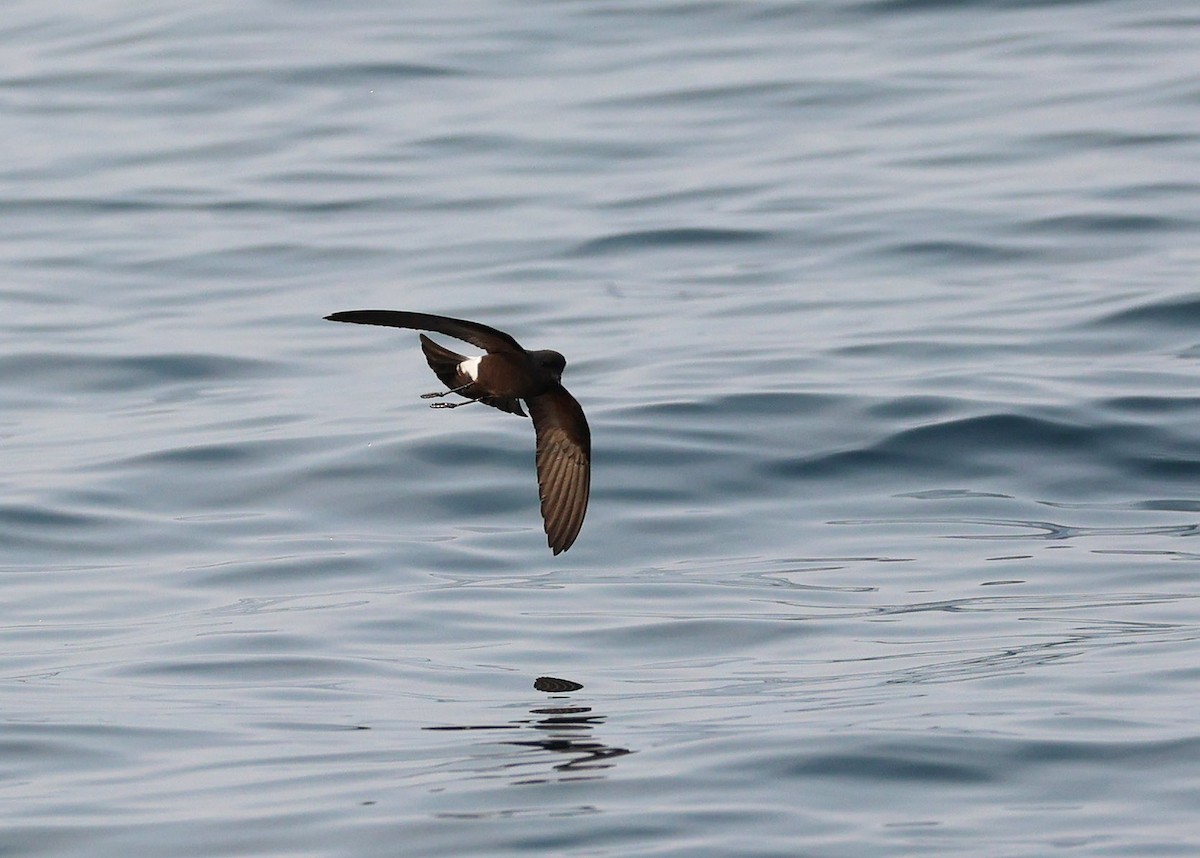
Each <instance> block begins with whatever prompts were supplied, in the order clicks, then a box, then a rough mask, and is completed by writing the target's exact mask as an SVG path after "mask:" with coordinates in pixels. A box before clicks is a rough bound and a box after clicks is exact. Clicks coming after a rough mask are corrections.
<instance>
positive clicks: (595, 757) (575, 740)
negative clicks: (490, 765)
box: [424, 676, 633, 786]
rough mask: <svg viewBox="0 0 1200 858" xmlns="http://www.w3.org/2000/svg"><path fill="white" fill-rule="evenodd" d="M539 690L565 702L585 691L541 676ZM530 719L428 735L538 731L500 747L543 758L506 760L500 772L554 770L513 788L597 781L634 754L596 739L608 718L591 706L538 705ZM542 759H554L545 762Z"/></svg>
mask: <svg viewBox="0 0 1200 858" xmlns="http://www.w3.org/2000/svg"><path fill="white" fill-rule="evenodd" d="M534 688H535V689H536V690H538V691H545V692H548V693H550V694H551V695H553V696H552V698H551V699H553V700H563V701H566V700H567V699H568V698H567V696H566V695H567V694H569V693H570V692H573V691H578V690H580V689H582V688H583V685H582V684H581V683H578V682H574V681H572V680H569V679H558V678H556V677H550V676H540V677H538V678H537V679H536V680H535V681H534ZM529 714H530V715H531V716H532V717H531V718H518V719H515V720H512V721H509V722H506V723H504V724H458V725H446V726H442V727H425V728H424V729H426V730H434V731H441V732H450V731H471V732H477V731H492V730H519V731H526V730H529V731H535V733H536V735H534V736H531V737H530V738H527V739H524V738H522V739H508V740H505V741H503V742H502V743H501V744H503V745H507V746H510V747H516V748H523V749H528V751H529V752H530V754H534V753H536V754H538V756H537V758H536V759H533V760H531V759H529V758H528V757H527V756H521V757H520V758H519V759H506V760H504V761H501V762H499V768H501V769H512V768H520V769H521V770H522V771H523V772H525V771H527V770H528V769H529V767H530V766H531V765H538V766H539V767H540V766H541V765H542V764H543V763H545V764H547V765H548V767H549V770H548V771H546V772H542V773H539V774H534V775H532V776H531V775H527V774H526V775H523V776H522V777H521V778H519V779H517V780H514V781H513V782H512V784H513V786H519V785H526V784H542V783H550V782H553V781H564V780H590V779H595V778H598V777H599V776H600V772H602V771H603V770H604V769H609V768H612V766H613V760H615V759H616V758H618V757H623V756H625V755H626V754H631V753H633V751H632V750H631V749H629V748H619V747H616V746H615V745H609V744H606V743H605V742H602V741H600V740H599V739H598V738H597V736H596V732H595V731H596V730H597V728H599V727H601V726H602V725H603V724H604V722H605V721H606V720H607V716H605V715H601V714H599V713H596V712H595V711H593V708H592V707H591V706H581V705H566V704H565V703H564V704H563V705H553V706H541V705H539V706H535V707H533V708H532V709H530V710H529ZM543 753H548V754H550V755H553V756H548V757H543V756H542V754H543ZM489 758H491V757H490V755H481V757H480V759H481V760H484V759H489Z"/></svg>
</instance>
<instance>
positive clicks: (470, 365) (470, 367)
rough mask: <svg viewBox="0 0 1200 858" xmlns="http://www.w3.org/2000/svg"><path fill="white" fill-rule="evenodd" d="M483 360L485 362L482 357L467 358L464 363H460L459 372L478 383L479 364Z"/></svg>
mask: <svg viewBox="0 0 1200 858" xmlns="http://www.w3.org/2000/svg"><path fill="white" fill-rule="evenodd" d="M481 360H483V358H482V357H473V358H467V359H466V360H465V361H463V362H462V363H460V364H459V365H458V371H459V372H461V373H462V374H463V375H465V376H466V377H467V378H469V379H471V381H478V380H479V362H480V361H481Z"/></svg>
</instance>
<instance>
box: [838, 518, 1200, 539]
mask: <svg viewBox="0 0 1200 858" xmlns="http://www.w3.org/2000/svg"><path fill="white" fill-rule="evenodd" d="M829 523H830V524H832V525H842V526H855V527H861V526H866V525H891V524H908V525H914V524H926V525H938V526H940V525H950V526H952V527H982V528H987V529H989V530H990V529H997V528H998V529H1003V530H1005V531H1008V532H1004V533H949V534H945V537H946V538H948V539H970V540H991V539H1037V540H1048V541H1055V542H1057V541H1062V540H1069V539H1080V538H1092V537H1111V536H1172V537H1176V536H1182V537H1190V536H1196V535H1197V534H1198V533H1200V524H1196V523H1191V524H1177V525H1163V526H1158V525H1147V526H1143V527H1093V526H1084V525H1070V524H1062V523H1060V522H1055V521H1048V520H1022V519H1003V518H905V519H899V518H898V519H845V520H840V521H831V522H829Z"/></svg>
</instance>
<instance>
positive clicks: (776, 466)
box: [764, 414, 1115, 478]
mask: <svg viewBox="0 0 1200 858" xmlns="http://www.w3.org/2000/svg"><path fill="white" fill-rule="evenodd" d="M1114 431H1115V430H1112V429H1107V430H1106V429H1102V428H1101V429H1098V428H1097V427H1092V426H1082V425H1072V424H1068V423H1063V422H1059V421H1054V420H1048V419H1045V418H1038V417H1031V416H1027V415H1019V414H993V415H985V416H979V417H967V418H961V419H949V420H943V421H941V422H938V423H935V424H932V425H928V426H917V427H913V428H909V429H903V430H901V431H899V432H895V433H893V434H891V435H889V436H888V437H887V438H885V439H883V440H882V441H879V442H877V443H875V444H872V445H870V446H867V447H862V448H858V449H853V450H840V451H836V452H833V453H829V454H825V455H821V456H818V457H814V458H805V459H800V460H792V461H784V462H771V463H769V464H767V465H764V468H765V469H766V471H767V473H777V474H782V475H785V476H790V477H801V476H804V477H814V478H815V477H826V478H836V477H838V476H844V475H849V474H851V473H857V474H860V475H862V474H866V473H870V472H881V471H893V472H895V471H904V472H908V473H912V474H917V473H921V474H923V475H925V476H928V475H930V474H954V475H957V476H958V477H960V478H961V477H980V476H986V475H997V474H1001V473H1004V472H1005V471H1006V470H1007V469H1008V468H1009V467H1012V460H1013V457H1041V458H1043V459H1044V458H1045V457H1052V458H1053V459H1054V460H1055V461H1056V463H1057V464H1058V465H1059V466H1061V464H1062V460H1063V458H1064V456H1069V457H1072V458H1075V459H1080V458H1083V459H1092V458H1094V457H1096V456H1097V451H1098V450H1100V449H1102V448H1103V447H1104V446H1105V445H1106V444H1108V443H1109V442H1110V440H1111V439H1110V437H1109V436H1110V435H1111V434H1112V433H1113V432H1114Z"/></svg>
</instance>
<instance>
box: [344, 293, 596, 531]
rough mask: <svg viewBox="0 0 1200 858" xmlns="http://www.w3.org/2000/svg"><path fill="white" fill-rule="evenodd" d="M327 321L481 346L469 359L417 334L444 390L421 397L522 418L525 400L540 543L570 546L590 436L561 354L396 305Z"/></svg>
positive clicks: (583, 508) (582, 500)
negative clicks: (451, 397)
mask: <svg viewBox="0 0 1200 858" xmlns="http://www.w3.org/2000/svg"><path fill="white" fill-rule="evenodd" d="M325 318H326V319H329V320H330V321H331V322H354V323H356V324H359V325H386V326H388V327H391V328H411V329H412V330H417V331H435V332H437V333H439V334H446V335H447V336H450V337H455V338H456V339H460V340H463V341H465V342H468V343H470V344H471V345H473V346H477V347H478V348H481V349H484V350H485V351H486V352H487V354H485V355H482V356H480V357H473V358H468V357H466V356H464V355H460V354H456V353H454V352H452V351H450V350H449V349H447V348H443V347H442V346H440V345H438V344H437V343H435V342H434V341H433V340H431V339H429V337H427V336H425V335H424V334H420V337H421V350H422V351H423V352H425V360H426V361H428V362H429V368H430V369H432V370H433V371H434V373H435V374H436V375H437V377H438V378H440V379H441V380H442V383H443V384H445V385H446V387H447V388H449V389H448V390H439V391H437V392H435V393H425V394H422V398H423V399H432V398H434V397H442V396H446V395H447V394H450V393H457V394H459V395H460V396H465V397H466V398H467V402H453V403H451V402H435V403H434V404H433V405H432V406H431V407H432V408H457V407H458V406H460V405H468V404H470V403H471V402H483V403H485V404H486V405H490V406H492V407H493V408H499V409H500V410H501V411H507V412H509V413H510V414H517V415H519V416H521V417H525V416H526V415H525V412H524V411H522V410H521V402H520V400H522V399H523V400H525V405H526V406H528V408H529V413H530V414H531V415H532V416H533V430H534V432H536V433H537V474H538V494H539V495H540V496H541V499H542V519H543V520H544V521H545V525H546V542H547V543H548V544H549V546H550V548H551V549H552V550H553V551H554V553H555V554H558V553H559V552H562V551H566V550H567V549H568V548H570V547H571V545H572V543H574V542H575V537H576V536H578V535H579V528H581V527H582V526H583V516H584V513H586V512H587V505H588V490H589V486H590V485H591V469H592V434H591V431H590V430H589V429H588V424H587V419H586V418H585V417H584V416H583V409H582V408H580V407H579V403H578V402H576V401H575V397H573V396H572V395H571V394H569V393H567V391H566V389H565V388H564V387H563V386H562V373H563V369H564V368H565V367H566V365H567V360H566V358H564V357H563V356H562V355H560V354H559V353H558V352H553V351H549V350H546V351H536V352H530V351H526V350H525V349H523V348H521V344H520V343H518V342H517V341H516V340H514V339H513V338H512V337H510V336H509V335H508V334H506V333H504V332H503V331H497V330H496V329H495V328H489V327H488V326H487V325H481V324H479V323H478V322H468V321H466V320H464V319H451V318H449V317H448V316H433V315H430V314H429V313H405V312H402V311H399V310H349V311H346V312H343V313H334V314H333V315H331V316H326V317H325Z"/></svg>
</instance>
